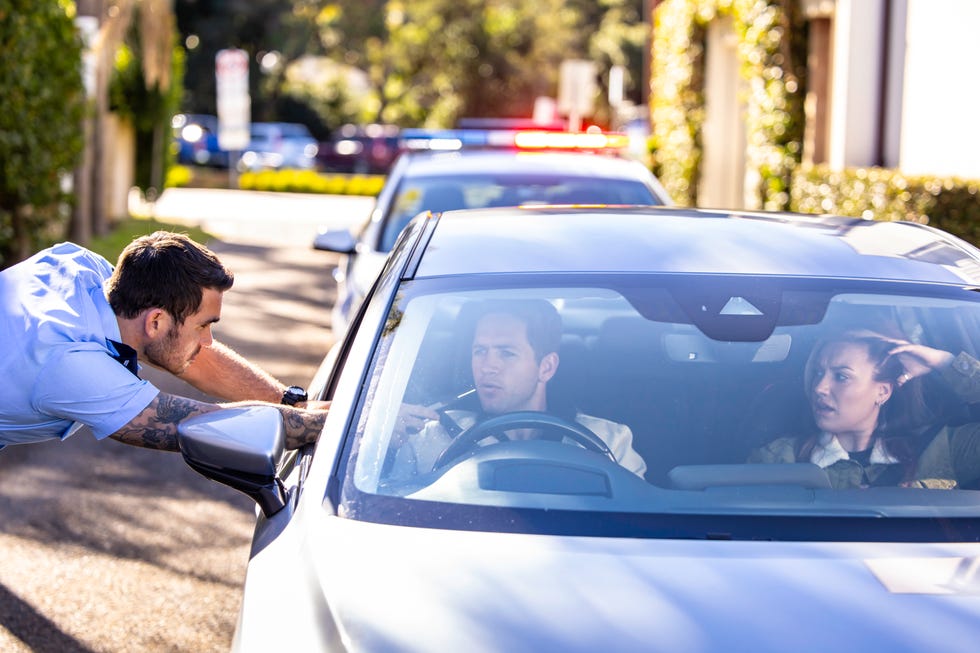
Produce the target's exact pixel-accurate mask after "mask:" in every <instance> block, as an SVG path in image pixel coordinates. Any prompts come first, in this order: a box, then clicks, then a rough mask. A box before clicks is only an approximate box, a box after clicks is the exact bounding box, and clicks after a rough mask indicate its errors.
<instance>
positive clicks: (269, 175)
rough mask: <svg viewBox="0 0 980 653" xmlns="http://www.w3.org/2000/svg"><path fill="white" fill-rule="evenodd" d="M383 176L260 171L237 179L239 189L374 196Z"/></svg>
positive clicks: (246, 173)
mask: <svg viewBox="0 0 980 653" xmlns="http://www.w3.org/2000/svg"><path fill="white" fill-rule="evenodd" d="M383 183H384V176H383V175H343V174H323V173H319V172H315V171H313V170H263V171H261V172H244V173H242V174H241V175H240V176H239V178H238V187H239V188H241V189H242V190H266V191H274V192H280V193H323V194H327V195H372V196H373V195H377V194H378V193H379V192H380V191H381V185H382V184H383Z"/></svg>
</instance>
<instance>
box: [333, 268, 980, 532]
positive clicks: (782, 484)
mask: <svg viewBox="0 0 980 653" xmlns="http://www.w3.org/2000/svg"><path fill="white" fill-rule="evenodd" d="M825 283H826V282H822V281H814V280H798V279H786V280H779V281H778V282H775V281H773V280H772V279H765V280H758V281H755V282H753V280H751V279H748V280H746V279H740V280H739V282H738V283H737V284H729V285H726V283H724V282H720V281H719V280H718V279H715V278H697V277H677V276H672V277H669V278H668V277H656V276H652V277H650V278H636V276H633V277H630V278H622V279H620V278H618V277H616V276H615V275H613V276H606V277H603V278H601V279H588V278H582V277H575V278H574V279H572V278H564V277H563V278H562V279H561V280H560V281H556V280H555V279H550V280H538V281H537V282H535V281H534V280H531V279H522V280H519V281H518V280H515V279H508V280H507V283H506V285H501V286H499V287H493V285H492V284H493V282H492V281H490V280H482V281H480V282H479V284H478V285H477V284H476V283H475V282H474V283H472V284H470V285H469V286H459V287H454V283H453V282H452V281H451V280H441V281H438V282H435V281H427V282H423V281H415V282H411V283H409V284H407V285H406V286H405V291H404V292H403V293H402V294H400V295H399V298H398V301H397V303H396V305H395V306H394V307H393V308H392V311H391V313H390V315H389V318H388V321H387V324H386V328H385V330H384V333H383V336H382V342H381V343H380V345H379V347H378V349H377V352H378V353H377V355H376V358H375V361H374V363H373V366H372V368H371V372H370V377H369V379H368V383H367V387H366V390H365V393H364V395H363V398H362V399H363V400H362V402H361V405H360V408H359V417H358V418H357V419H356V425H355V427H354V429H353V433H352V442H351V443H350V447H349V449H348V450H349V451H352V452H356V453H355V454H354V455H353V456H352V458H351V460H350V461H349V463H348V465H347V468H346V478H347V482H346V483H345V486H344V487H345V490H344V492H345V496H346V498H347V499H351V500H353V501H354V503H352V504H350V505H352V506H353V505H356V506H357V510H354V512H353V513H352V514H357V512H358V510H365V511H367V512H366V513H364V514H367V513H370V510H371V506H372V505H382V504H383V505H385V506H386V507H385V511H386V512H385V514H389V512H390V511H391V510H393V509H392V506H391V503H390V502H392V501H397V502H401V503H404V504H405V505H406V506H416V507H418V509H419V510H421V507H424V506H432V505H451V506H457V507H458V506H471V507H480V508H481V509H501V510H510V509H514V508H521V509H527V510H531V511H532V512H533V511H537V510H545V511H549V510H558V511H571V512H572V513H573V514H582V515H583V517H582V519H583V520H584V519H585V518H586V517H585V516H586V515H587V514H589V513H594V512H597V511H601V512H621V513H631V514H671V515H701V516H703V515H705V514H718V515H729V516H731V515H735V516H746V515H764V516H776V515H780V516H785V515H799V516H811V517H812V516H828V515H830V516H838V517H840V516H864V517H874V518H882V517H895V518H909V517H916V516H921V515H924V514H929V515H946V516H949V517H980V435H978V433H980V427H977V426H976V424H977V423H980V411H978V410H977V408H976V406H975V404H977V403H980V396H973V395H978V394H980V386H977V384H976V382H966V383H960V384H959V385H957V384H958V383H959V381H958V380H957V379H958V377H957V376H956V374H957V372H956V369H955V366H952V365H950V366H949V367H948V368H944V370H943V371H938V370H937V371H935V372H933V373H928V374H927V373H925V372H923V370H922V369H920V368H918V367H915V365H914V363H913V362H911V359H909V360H907V361H906V363H905V365H906V366H907V367H906V368H905V369H907V370H908V371H910V372H914V373H915V374H916V377H917V378H915V379H914V382H910V383H909V385H907V386H905V387H899V386H898V385H897V383H904V381H901V380H900V381H897V382H896V385H895V386H894V387H892V389H891V390H890V391H889V392H890V393H891V394H892V396H889V397H887V398H884V401H887V402H888V403H887V404H883V405H888V406H889V411H890V412H888V413H887V415H888V420H892V423H891V424H890V426H889V427H888V428H892V429H893V431H891V432H889V433H890V436H889V437H893V439H892V440H889V442H890V443H891V444H890V445H889V446H890V447H891V449H890V450H889V451H888V452H886V454H887V455H889V456H895V457H897V458H901V457H903V456H911V455H912V454H911V452H912V451H915V452H916V455H915V459H916V460H918V461H920V462H919V463H915V464H913V463H910V466H905V467H902V466H895V467H894V469H891V470H890V471H889V472H888V473H889V474H891V477H889V478H885V477H875V476H874V475H869V477H868V478H863V479H858V480H857V481H856V482H854V483H849V482H844V481H841V478H844V480H845V481H846V474H849V473H851V472H850V471H848V470H847V469H845V468H844V467H846V466H841V470H837V469H833V470H832V469H830V468H829V467H821V466H819V465H818V464H816V463H813V462H812V461H811V458H807V459H806V460H803V459H800V460H795V459H793V458H792V455H794V452H795V453H797V454H798V453H799V450H800V449H801V448H806V447H809V450H808V451H809V452H810V453H808V454H807V455H808V456H809V455H811V454H812V452H813V451H814V447H817V448H818V449H820V450H821V451H822V452H823V455H826V456H834V455H838V453H839V452H837V451H836V449H835V446H833V445H832V444H831V443H829V442H824V441H822V440H821V439H820V438H821V437H824V436H825V435H826V434H827V433H828V431H827V429H834V428H837V427H835V426H833V425H834V424H840V423H842V422H840V421H839V420H838V421H837V422H835V421H834V419H837V418H838V417H839V414H843V413H845V412H846V411H847V410H851V408H848V404H847V401H850V399H848V395H847V391H846V389H847V387H848V386H847V383H848V382H849V381H848V380H847V379H846V378H845V377H848V375H852V370H850V369H849V368H847V365H853V364H852V363H847V362H846V361H845V362H844V363H841V362H840V361H836V362H833V363H828V362H826V361H822V359H821V361H820V362H815V361H816V360H817V359H818V357H816V356H815V354H814V352H815V351H818V350H820V349H819V348H820V347H827V344H826V343H827V342H828V341H830V340H833V339H834V338H835V337H836V336H838V335H839V334H841V333H843V332H847V333H851V332H855V331H858V330H860V329H868V330H875V333H877V334H879V335H880V334H885V333H887V334H889V335H888V336H887V337H888V338H891V337H892V335H893V334H898V333H901V334H904V337H907V338H908V340H903V341H902V342H904V343H906V344H908V345H909V346H912V345H923V346H927V347H929V348H930V349H932V350H936V351H938V350H941V351H945V352H950V353H951V354H953V355H954V356H957V358H956V360H957V361H967V360H969V361H973V363H970V364H971V365H972V364H975V359H976V357H978V355H980V303H978V297H977V295H976V293H971V292H968V291H962V290H958V289H957V290H945V291H939V290H935V289H929V288H921V287H916V288H912V289H906V292H904V293H903V294H896V293H895V291H894V290H893V289H888V290H887V291H885V290H884V289H883V288H879V287H878V286H877V285H876V284H874V283H865V284H856V285H854V287H849V288H837V287H827V286H825V285H823V284H825ZM522 302H525V303H526V302H531V303H537V304H540V303H541V302H545V303H547V304H548V305H549V306H550V307H553V309H554V311H555V312H556V313H557V314H558V315H559V316H560V333H559V336H558V337H559V344H558V349H557V371H554V372H553V374H552V375H551V376H549V378H548V380H547V383H546V386H547V387H546V402H547V405H546V407H545V408H542V409H539V410H536V411H532V412H543V413H546V414H548V415H553V416H555V420H550V419H549V420H542V421H535V420H534V419H532V420H531V421H530V422H527V420H525V421H524V422H521V421H520V420H517V421H515V422H514V423H513V424H510V423H507V422H506V420H505V421H504V423H502V424H498V425H497V426H496V427H495V428H496V429H497V430H495V428H489V430H487V431H486V432H483V431H478V433H479V434H480V435H479V437H476V436H474V437H473V438H471V437H469V436H468V435H467V433H468V431H470V430H472V429H475V428H477V427H481V425H482V424H484V423H485V422H487V421H489V420H490V419H491V418H493V417H497V416H499V415H501V414H504V413H506V412H507V411H501V410H494V409H493V408H492V407H487V403H486V402H488V401H492V399H491V398H492V397H493V396H494V395H504V394H506V393H507V392H509V390H508V389H507V382H505V380H504V379H505V374H504V372H503V371H499V376H498V377H495V378H498V379H499V380H497V381H494V380H489V381H486V380H485V382H486V384H487V385H486V387H485V388H483V389H482V390H481V389H480V383H482V381H479V380H478V375H479V374H481V373H480V372H478V365H479V363H478V362H476V361H478V359H479V358H480V357H489V356H491V353H488V352H491V351H496V350H494V348H495V347H499V352H496V354H493V355H497V354H499V356H500V359H501V360H503V359H504V358H505V357H506V356H515V355H517V354H514V353H513V352H510V353H508V351H507V347H508V346H511V345H512V343H511V345H507V344H501V343H499V342H496V341H494V340H493V339H492V338H490V337H487V340H486V341H485V342H483V341H480V339H479V338H478V336H477V333H478V331H479V329H480V328H483V327H481V326H480V325H481V324H483V323H482V322H481V320H482V319H484V317H485V316H486V314H487V312H488V311H489V312H493V310H498V309H500V307H501V306H510V305H512V304H520V303H522ZM488 307H489V308H488ZM494 307H496V309H495V308H494ZM774 309H775V310H774ZM527 328H529V327H527ZM897 342H898V341H895V343H897ZM879 344H880V343H879ZM896 346H898V345H897V344H888V343H885V345H884V347H885V350H890V349H891V348H893V347H896ZM889 360H890V361H891V362H890V363H888V364H889V365H892V364H894V362H895V360H897V358H891V359H889ZM959 364H960V363H957V365H959ZM964 364H965V363H964ZM500 365H501V370H502V369H503V368H504V367H505V365H504V364H503V363H500ZM882 365H883V366H884V364H882ZM821 366H823V367H821ZM817 368H820V369H823V368H827V369H830V371H828V372H826V379H828V380H827V381H826V382H827V383H828V384H837V385H836V387H837V388H838V389H837V390H834V391H833V392H834V393H836V394H828V395H826V396H825V397H824V398H823V399H819V400H816V401H815V400H814V399H813V394H812V386H813V385H814V384H816V383H820V382H821V381H818V380H815V379H816V378H817V377H818V376H820V374H822V372H821V373H820V374H818V373H817V372H816V371H815V370H816V369H817ZM971 369H972V368H971ZM496 373H498V372H494V374H496ZM876 373H877V372H876ZM919 375H921V378H919ZM896 378H898V379H901V375H899V376H897V377H896ZM964 378H966V377H964ZM961 380H962V379H961ZM971 383H972V384H973V385H971ZM974 386H977V387H974ZM525 389H526V388H525ZM828 392H830V391H828ZM877 400H878V401H882V398H881V397H879V398H878V399H877ZM900 402H901V403H900ZM503 405H504V404H500V406H503ZM500 406H498V409H499V408H500ZM870 406H871V403H870V402H868V403H867V404H864V405H861V406H860V407H859V409H860V410H870ZM419 407H421V409H420V408H419ZM413 411H414V412H413ZM525 417H526V416H525ZM818 419H819V420H825V421H826V426H825V428H824V429H823V430H821V428H819V427H818V424H817V420H818ZM555 422H557V423H555ZM820 423H821V424H823V423H824V421H821V422H820ZM576 425H578V426H586V428H587V430H589V431H591V432H592V433H593V434H594V435H597V436H598V438H599V439H600V440H602V442H603V443H604V444H605V445H606V446H605V447H603V446H602V443H599V444H598V445H597V444H596V443H595V442H591V443H590V442H589V441H587V440H589V439H590V438H588V437H587V436H582V435H581V434H576V433H573V431H575V430H579V429H577V428H576ZM840 428H844V427H843V426H841V427H840ZM504 429H511V430H510V431H504V433H508V432H509V433H510V434H511V435H509V436H508V435H504V436H503V437H500V432H501V430H504ZM515 429H516V430H519V431H523V432H524V433H531V434H533V437H528V438H525V439H522V438H521V437H515V436H514V435H513V433H514V432H515ZM498 438H499V441H498ZM937 438H940V439H937ZM815 443H816V444H815ZM606 448H608V449H609V451H606V450H605V449H606ZM447 450H448V451H447ZM924 451H929V452H930V453H928V454H923V452H924ZM610 452H611V453H610ZM881 453H882V452H878V454H875V453H869V454H868V455H870V456H877V455H879V454H881ZM920 454H922V455H920ZM925 458H928V459H929V461H928V462H921V461H922V460H924V459H925ZM912 459H913V458H911V457H910V458H909V460H912ZM812 460H817V457H816V456H815V455H814V457H813V458H812ZM875 460H877V459H876V458H872V459H871V462H870V463H868V465H867V467H868V468H869V469H870V468H871V467H874V462H875ZM639 461H642V464H641V463H640V462H639ZM840 475H845V476H842V477H840V478H839V476H840ZM950 475H953V476H956V477H957V478H958V483H954V484H953V485H952V486H950V485H949V484H948V483H945V481H942V480H941V477H942V478H946V477H948V476H950ZM944 483H945V484H944ZM945 487H955V488H956V489H955V491H938V488H945ZM355 498H356V500H355ZM372 501H380V502H382V504H372ZM401 503H400V504H399V505H401ZM398 510H403V508H399V509H398ZM398 510H395V513H398ZM404 510H407V511H408V512H405V513H404V515H407V514H409V513H410V512H412V511H411V509H409V508H404ZM423 512H424V511H423ZM395 513H391V514H395ZM418 514H421V513H418ZM481 514H483V513H481ZM501 514H502V513H501ZM485 516H486V515H485ZM374 518H378V517H377V516H375V517H374ZM391 518H393V519H400V517H391ZM406 518H407V517H406ZM487 518H488V519H489V517H487ZM420 519H423V518H421V517H420ZM879 521H880V519H879ZM423 523H424V519H423ZM488 523H489V522H488ZM582 523H583V524H584V523H585V522H582ZM529 528H530V527H529ZM532 530H533V529H532Z"/></svg>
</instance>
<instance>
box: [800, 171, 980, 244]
mask: <svg viewBox="0 0 980 653" xmlns="http://www.w3.org/2000/svg"><path fill="white" fill-rule="evenodd" d="M791 189H792V202H791V209H792V210H794V211H798V212H801V213H830V214H834V215H845V216H851V217H856V218H866V219H875V220H909V221H912V222H918V223H921V224H928V225H931V226H933V227H938V228H939V229H942V230H944V231H948V232H950V233H952V234H954V235H956V236H959V237H960V238H962V239H964V240H966V241H968V242H970V243H973V244H974V245H980V201H978V200H980V180H969V179H957V178H953V177H946V178H936V177H930V176H911V175H905V174H903V173H902V172H900V171H898V170H889V169H885V168H847V169H845V170H839V171H838V170H831V169H830V167H829V166H825V165H819V166H802V167H800V168H799V169H798V170H797V171H796V173H795V174H794V175H793V182H792V187H791Z"/></svg>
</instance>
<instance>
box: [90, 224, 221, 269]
mask: <svg viewBox="0 0 980 653" xmlns="http://www.w3.org/2000/svg"><path fill="white" fill-rule="evenodd" d="M158 230H164V231H176V232H179V233H183V234H187V235H188V236H190V237H191V238H193V239H194V240H196V241H197V242H199V243H202V244H205V243H207V242H208V241H209V240H211V239H213V238H214V236H212V235H211V234H209V233H208V232H206V231H203V230H202V229H199V228H197V227H189V226H187V225H176V224H170V223H167V222H159V221H158V220H154V219H152V218H128V219H126V220H123V221H121V222H119V223H118V224H116V226H115V227H113V229H112V231H111V232H110V233H109V234H108V235H106V236H102V237H98V238H93V239H92V242H91V243H89V245H88V249H90V250H92V251H93V252H97V253H99V254H101V255H102V256H104V257H106V259H108V260H109V262H111V263H113V264H115V262H116V259H118V258H119V253H120V252H122V251H123V249H124V248H125V247H126V245H128V244H129V243H130V242H132V241H133V239H135V238H138V237H140V236H145V235H146V234H150V233H153V232H154V231H158Z"/></svg>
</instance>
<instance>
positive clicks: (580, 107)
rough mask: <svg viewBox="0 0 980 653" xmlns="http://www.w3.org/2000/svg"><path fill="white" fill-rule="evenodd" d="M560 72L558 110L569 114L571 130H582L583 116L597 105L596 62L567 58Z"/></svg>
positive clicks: (590, 113) (569, 128)
mask: <svg viewBox="0 0 980 653" xmlns="http://www.w3.org/2000/svg"><path fill="white" fill-rule="evenodd" d="M558 73H559V77H558V110H559V111H560V112H561V113H563V114H565V115H567V116H568V130H569V131H580V130H581V129H582V116H589V115H592V112H593V110H594V106H595V94H596V67H595V63H593V62H592V61H588V60H585V59H565V60H564V61H562V62H561V68H560V69H559V71H558Z"/></svg>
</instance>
